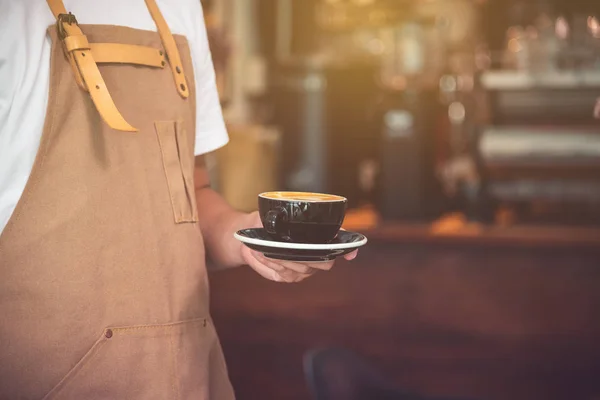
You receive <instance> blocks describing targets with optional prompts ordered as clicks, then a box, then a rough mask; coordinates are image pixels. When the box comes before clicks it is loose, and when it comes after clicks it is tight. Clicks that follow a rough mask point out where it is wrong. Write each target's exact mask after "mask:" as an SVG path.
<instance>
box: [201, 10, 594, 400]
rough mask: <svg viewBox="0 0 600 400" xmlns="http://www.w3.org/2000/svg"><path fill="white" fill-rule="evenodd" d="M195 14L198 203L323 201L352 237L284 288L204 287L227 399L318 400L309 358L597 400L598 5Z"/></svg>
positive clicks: (471, 388)
mask: <svg viewBox="0 0 600 400" xmlns="http://www.w3.org/2000/svg"><path fill="white" fill-rule="evenodd" d="M202 3H203V6H204V11H205V18H206V21H207V26H208V29H209V40H210V44H211V50H212V55H213V60H214V64H215V68H216V74H217V81H218V86H219V91H220V95H221V101H222V105H223V110H224V114H225V118H226V121H227V124H228V128H229V133H230V138H231V141H230V143H229V145H228V146H226V147H225V148H223V149H221V150H219V151H217V152H216V153H215V154H213V155H211V158H210V160H209V161H210V163H209V165H210V168H211V173H212V174H213V182H214V184H215V188H216V189H217V190H218V191H220V192H221V193H222V194H223V195H224V196H225V197H226V198H227V200H229V201H230V202H231V203H232V204H233V205H234V206H235V207H237V208H239V209H241V210H246V211H250V210H254V209H255V208H256V196H257V194H258V193H260V192H263V191H268V190H298V191H315V192H326V193H334V194H339V195H343V196H345V197H347V198H348V200H349V210H348V215H347V218H346V221H345V228H346V229H352V230H357V231H360V232H362V233H364V234H366V235H367V236H368V237H369V244H368V245H367V246H366V247H365V248H364V249H362V250H361V252H360V254H359V257H358V259H357V260H355V261H353V262H345V261H340V262H339V263H338V264H336V267H335V268H334V270H333V271H331V272H330V273H323V274H318V275H316V276H314V277H312V278H311V279H309V280H308V281H306V282H304V283H302V284H298V285H281V284H275V283H270V282H267V281H264V280H261V279H260V278H259V277H257V276H255V274H253V273H252V272H250V271H248V270H246V269H240V270H236V271H228V272H222V273H217V274H214V275H213V276H212V277H211V281H212V296H213V304H212V306H213V313H214V315H215V319H216V323H217V325H218V327H219V329H220V332H221V340H222V342H223V346H224V348H225V353H226V356H227V360H228V363H229V370H230V375H231V377H232V380H233V383H234V386H235V387H236V390H237V392H238V397H239V398H240V399H241V400H244V399H261V400H262V399H290V400H301V399H302V400H310V399H315V400H321V399H326V398H327V399H330V398H331V399H332V400H333V399H334V397H319V395H318V393H317V392H318V390H317V389H316V388H315V384H314V382H313V381H311V374H314V373H315V368H314V367H315V365H313V364H311V362H310V360H313V361H314V358H313V359H311V358H310V357H309V356H308V355H309V354H313V355H314V354H315V353H314V352H315V351H316V350H317V349H330V348H335V349H340V351H341V350H345V351H349V352H351V353H352V354H354V355H355V357H356V358H357V360H359V361H356V362H357V363H359V362H360V363H365V365H368V368H373V371H376V372H373V374H376V375H377V376H378V377H379V378H380V379H382V382H386V384H389V385H391V386H394V387H397V388H401V389H402V390H406V391H408V392H414V393H419V394H421V395H423V396H441V397H443V396H445V397H452V398H461V399H462V398H464V399H490V400H496V399H498V400H499V399H515V400H520V399H523V400H525V399H528V400H531V399H565V400H566V399H569V400H570V399H581V400H594V399H600V120H595V119H594V118H593V109H594V104H595V102H596V99H597V98H599V97H600V1H598V0H203V1H202ZM332 354H336V353H332ZM340 354H341V353H340ZM348 363H350V362H348ZM342 364H343V363H342ZM331 365H335V362H332V364H331ZM331 365H329V367H331V368H329V369H328V368H324V370H326V372H323V373H324V374H325V373H329V374H330V375H326V376H325V381H328V382H336V385H338V386H339V387H340V388H342V389H343V390H342V389H340V391H342V392H344V393H346V395H345V397H339V398H340V399H359V398H360V399H362V398H367V399H368V398H369V397H368V396H367V397H365V396H363V397H359V396H357V395H356V394H353V393H356V392H357V391H358V390H359V389H358V387H359V386H360V385H359V384H358V382H359V381H361V379H363V378H361V377H364V376H365V374H366V373H365V374H362V375H361V374H358V375H357V376H356V377H354V378H353V376H354V375H352V374H351V373H350V372H349V371H345V370H344V368H345V367H344V366H339V365H338V367H337V368H338V369H336V368H334V367H333V366H331ZM357 365H358V364H357ZM361 365H362V364H361ZM357 368H358V367H357ZM365 368H367V367H366V366H365ZM311 371H312V372H311ZM344 371H345V372H344ZM355 372H356V371H355ZM363 372H364V371H363ZM359 376H360V377H359ZM379 378H378V379H379ZM311 382H312V383H311ZM353 396H355V397H353ZM337 398H338V397H335V399H337ZM373 399H375V397H373Z"/></svg>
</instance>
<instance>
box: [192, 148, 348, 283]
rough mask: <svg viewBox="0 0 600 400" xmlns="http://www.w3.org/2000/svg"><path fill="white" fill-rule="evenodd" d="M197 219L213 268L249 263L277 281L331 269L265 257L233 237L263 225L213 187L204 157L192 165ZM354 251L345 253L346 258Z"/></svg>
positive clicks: (253, 214) (289, 279) (260, 272)
mask: <svg viewBox="0 0 600 400" xmlns="http://www.w3.org/2000/svg"><path fill="white" fill-rule="evenodd" d="M194 184H195V188H196V190H195V192H196V203H197V205H198V219H199V221H198V223H199V225H200V230H201V231H202V235H203V237H204V244H205V246H206V251H207V255H208V256H209V258H210V259H211V261H212V264H213V268H214V269H224V268H234V267H239V266H242V265H246V264H247V265H249V266H250V267H251V268H252V269H254V270H255V271H256V272H258V273H259V274H260V275H262V276H263V277H265V278H267V279H270V280H272V281H276V282H300V281H301V280H303V279H306V278H307V277H309V276H311V275H312V274H314V273H315V272H317V271H319V270H330V269H331V267H333V261H332V262H323V263H296V262H287V261H279V260H270V259H267V258H266V257H265V256H263V255H262V253H257V252H255V251H253V250H250V249H249V248H248V247H246V246H245V245H243V244H242V243H240V242H239V241H238V240H236V239H235V238H234V237H233V234H234V233H235V232H237V231H239V230H240V229H247V228H262V222H261V221H260V216H259V215H258V212H253V213H250V214H246V213H242V212H238V211H236V210H234V209H233V208H232V207H231V206H230V205H229V204H227V202H226V201H225V200H224V199H223V198H222V197H221V196H220V195H219V194H218V193H217V192H215V191H214V190H212V189H211V188H210V180H209V175H208V171H207V170H206V166H205V165H204V159H203V157H202V156H200V157H196V165H195V168H194ZM356 254H357V252H356V251H355V252H352V253H350V254H347V255H346V256H344V257H345V258H346V259H347V260H352V259H354V258H355V257H356Z"/></svg>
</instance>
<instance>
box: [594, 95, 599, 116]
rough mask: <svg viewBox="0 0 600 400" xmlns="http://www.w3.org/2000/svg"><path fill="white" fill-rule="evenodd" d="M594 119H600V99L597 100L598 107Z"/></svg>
mask: <svg viewBox="0 0 600 400" xmlns="http://www.w3.org/2000/svg"><path fill="white" fill-rule="evenodd" d="M594 117H596V118H598V119H600V99H598V100H596V107H594Z"/></svg>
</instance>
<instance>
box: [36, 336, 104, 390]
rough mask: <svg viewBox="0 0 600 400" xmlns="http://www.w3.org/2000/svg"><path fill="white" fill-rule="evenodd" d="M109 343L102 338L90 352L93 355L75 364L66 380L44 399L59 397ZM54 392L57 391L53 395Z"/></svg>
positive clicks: (65, 377) (59, 383) (61, 381)
mask: <svg viewBox="0 0 600 400" xmlns="http://www.w3.org/2000/svg"><path fill="white" fill-rule="evenodd" d="M107 341H108V339H106V337H104V336H103V337H102V338H100V340H98V341H97V342H96V343H95V344H94V346H92V348H91V349H90V351H91V352H93V354H91V355H90V357H89V358H88V359H87V360H86V359H85V356H83V358H82V359H81V360H79V362H78V363H77V364H75V366H74V367H73V368H72V369H71V370H70V371H69V372H67V375H65V376H64V378H63V379H61V380H60V382H58V384H57V385H56V387H55V388H54V389H52V391H51V392H50V393H48V395H46V396H45V397H44V400H46V399H48V400H49V399H52V398H56V396H57V395H59V394H60V393H61V392H62V391H63V390H64V389H65V388H66V387H67V386H68V384H69V382H70V381H72V380H73V378H75V377H76V376H77V374H80V373H82V372H83V371H84V370H85V369H86V368H87V367H88V366H89V365H90V364H91V363H92V360H93V359H94V358H96V356H97V355H98V353H99V350H100V349H101V348H102V346H104V344H105V343H106V342H107ZM88 354H89V353H88ZM78 366H79V367H80V368H79V369H77V367H78ZM54 390H56V391H55V392H54V393H52V392H53V391H54ZM48 396H50V397H48Z"/></svg>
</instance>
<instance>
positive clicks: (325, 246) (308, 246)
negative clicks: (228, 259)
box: [233, 228, 368, 250]
mask: <svg viewBox="0 0 600 400" xmlns="http://www.w3.org/2000/svg"><path fill="white" fill-rule="evenodd" d="M255 229H264V228H248V229H240V230H239V231H237V232H235V233H234V234H233V236H234V237H235V238H236V239H237V240H239V241H240V242H242V243H249V244H253V245H256V246H263V247H275V248H279V249H294V250H344V249H350V248H354V247H361V246H364V245H365V244H366V243H367V241H368V240H367V237H366V236H365V235H363V234H362V233H359V232H351V231H345V232H349V233H355V234H357V235H360V236H362V239H361V240H359V241H357V242H350V243H291V242H278V241H275V240H264V239H255V238H249V237H247V236H242V235H240V233H239V232H241V231H247V230H255Z"/></svg>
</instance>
